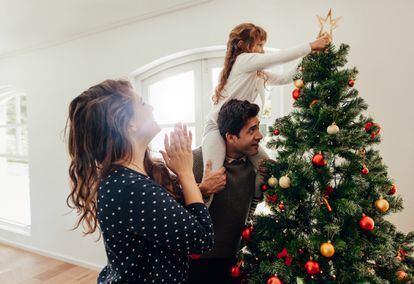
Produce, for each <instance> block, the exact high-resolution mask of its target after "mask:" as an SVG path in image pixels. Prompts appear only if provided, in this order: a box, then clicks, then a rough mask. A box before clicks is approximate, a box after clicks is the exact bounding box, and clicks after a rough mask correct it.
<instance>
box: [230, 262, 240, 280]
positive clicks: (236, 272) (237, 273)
mask: <svg viewBox="0 0 414 284" xmlns="http://www.w3.org/2000/svg"><path fill="white" fill-rule="evenodd" d="M240 275H241V269H240V266H238V265H233V267H232V268H231V277H233V278H238V277H240Z"/></svg>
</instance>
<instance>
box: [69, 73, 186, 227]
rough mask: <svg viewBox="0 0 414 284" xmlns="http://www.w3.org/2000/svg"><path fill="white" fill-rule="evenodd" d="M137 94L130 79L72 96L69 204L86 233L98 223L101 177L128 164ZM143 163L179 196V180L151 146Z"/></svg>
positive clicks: (168, 188) (111, 81)
mask: <svg viewBox="0 0 414 284" xmlns="http://www.w3.org/2000/svg"><path fill="white" fill-rule="evenodd" d="M136 99H137V95H136V93H135V92H134V90H133V88H132V85H131V84H130V82H129V81H127V80H106V81H104V82H102V83H100V84H98V85H96V86H93V87H91V88H89V89H88V90H86V91H85V92H83V93H82V94H80V95H79V96H78V97H76V98H75V99H73V100H72V102H71V103H70V106H69V117H68V120H67V123H66V128H65V130H66V133H67V137H68V150H69V155H70V159H71V161H70V166H69V177H70V181H71V191H70V194H69V196H68V197H67V200H66V202H67V205H68V206H69V207H70V208H72V209H76V210H77V212H78V214H79V219H78V220H77V222H76V225H75V227H74V228H75V229H76V228H78V227H79V226H80V225H81V224H83V228H84V229H85V231H84V233H85V234H91V233H94V232H95V231H96V229H97V227H98V222H97V192H98V188H99V181H100V179H101V178H104V177H105V176H106V175H107V174H108V173H109V172H110V171H111V170H112V169H113V168H114V167H116V166H117V165H118V164H119V163H120V162H125V163H129V162H131V159H132V154H133V150H132V149H133V146H132V143H131V141H130V137H129V134H128V125H129V122H130V121H131V119H132V117H133V115H134V102H135V100H136ZM144 166H145V170H146V171H147V173H148V175H149V176H150V177H151V178H152V179H153V180H155V182H157V183H158V184H159V185H161V186H162V187H164V188H165V189H167V191H168V192H170V193H171V194H172V195H173V196H174V197H175V198H179V192H180V189H179V183H178V182H177V178H176V177H175V176H172V175H171V174H170V172H169V170H168V169H167V167H166V166H165V164H164V163H163V162H162V161H155V160H153V159H151V157H150V151H149V149H146V153H145V157H144Z"/></svg>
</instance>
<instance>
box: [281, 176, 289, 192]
mask: <svg viewBox="0 0 414 284" xmlns="http://www.w3.org/2000/svg"><path fill="white" fill-rule="evenodd" d="M279 186H280V187H281V188H285V189H286V188H289V187H290V178H289V177H288V176H283V177H281V178H280V179H279Z"/></svg>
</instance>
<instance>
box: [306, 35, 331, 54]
mask: <svg viewBox="0 0 414 284" xmlns="http://www.w3.org/2000/svg"><path fill="white" fill-rule="evenodd" d="M330 43H331V38H330V36H329V35H328V34H326V33H325V34H323V35H322V36H321V37H319V38H318V39H317V40H315V41H313V42H311V43H310V46H311V49H312V51H319V50H323V49H325V48H326V47H327V46H328V45H329V44H330Z"/></svg>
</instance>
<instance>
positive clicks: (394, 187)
mask: <svg viewBox="0 0 414 284" xmlns="http://www.w3.org/2000/svg"><path fill="white" fill-rule="evenodd" d="M396 192H397V186H396V185H395V184H393V185H392V186H391V188H390V190H389V191H388V195H394V194H395V193H396Z"/></svg>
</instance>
